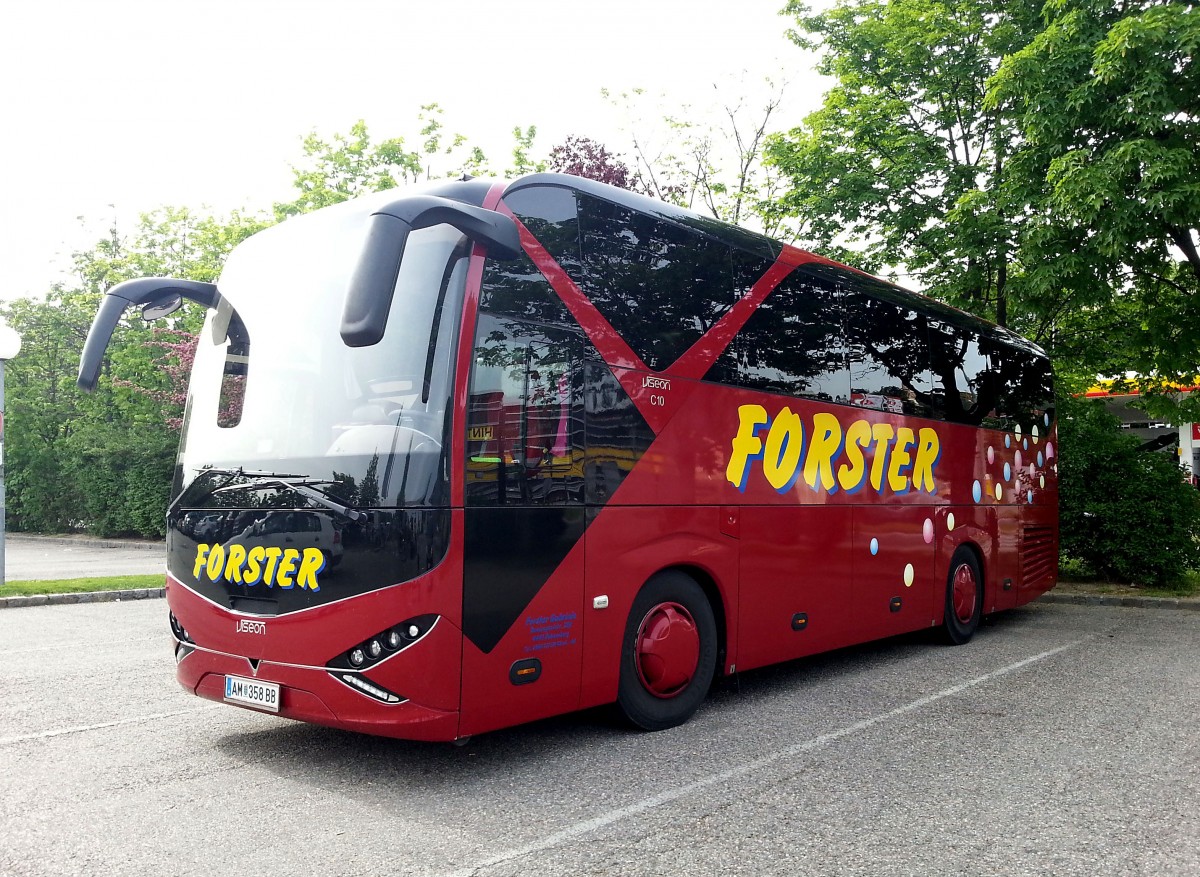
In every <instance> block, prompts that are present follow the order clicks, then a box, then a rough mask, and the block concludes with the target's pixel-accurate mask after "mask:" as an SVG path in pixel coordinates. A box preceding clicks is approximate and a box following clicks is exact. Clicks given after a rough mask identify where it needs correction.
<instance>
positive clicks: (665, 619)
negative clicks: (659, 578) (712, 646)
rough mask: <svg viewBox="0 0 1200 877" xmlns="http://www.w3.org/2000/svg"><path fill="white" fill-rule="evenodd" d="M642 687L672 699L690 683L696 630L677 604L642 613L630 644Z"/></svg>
mask: <svg viewBox="0 0 1200 877" xmlns="http://www.w3.org/2000/svg"><path fill="white" fill-rule="evenodd" d="M634 649H635V652H634V664H635V665H636V666H637V673H638V678H639V679H640V680H641V681H642V686H643V687H644V688H645V689H646V690H647V691H648V692H650V693H651V694H653V695H654V696H655V697H661V698H668V697H674V696H675V695H677V694H679V693H680V692H681V691H683V690H684V689H685V688H687V686H688V683H689V682H691V681H692V677H693V676H695V675H696V667H698V666H699V664H700V631H699V630H698V629H697V628H696V622H695V620H694V619H693V618H692V615H691V613H690V612H688V611H687V609H685V608H684V607H683V606H681V605H679V604H678V603H659V604H658V605H657V606H655V607H654V608H652V609H651V610H650V611H649V612H647V613H646V617H645V618H643V619H642V623H641V625H639V627H638V632H637V639H636V641H635V644H634Z"/></svg>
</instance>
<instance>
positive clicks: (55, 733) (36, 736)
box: [0, 703, 221, 746]
mask: <svg viewBox="0 0 1200 877" xmlns="http://www.w3.org/2000/svg"><path fill="white" fill-rule="evenodd" d="M220 705H221V704H219V703H210V704H207V705H205V706H201V707H193V708H192V709H187V710H176V711H175V712H171V713H154V714H153V715H149V716H134V717H132V718H128V719H117V720H116V721H113V722H100V723H98V724H95V725H77V726H75V727H73V728H52V729H51V730H49V731H37V732H36V733H33V734H19V735H17V736H15V737H0V746H10V745H12V744H13V743H24V742H25V741H26V740H44V739H46V738H48V737H61V736H63V735H64V734H80V733H82V732H84V731H99V730H100V729H101V728H117V727H120V726H121V725H136V724H139V723H141V722H153V721H155V720H156V719H172V718H174V717H175V716H186V715H188V714H189V713H199V712H203V711H204V710H210V709H216V708H217V707H219V706H220Z"/></svg>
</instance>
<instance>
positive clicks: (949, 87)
mask: <svg viewBox="0 0 1200 877" xmlns="http://www.w3.org/2000/svg"><path fill="white" fill-rule="evenodd" d="M1038 7H1039V4H1038V2H1036V0H1017V2H1000V0H934V2H929V0H842V2H839V3H838V4H837V5H836V6H834V7H833V8H832V9H830V10H828V11H826V12H822V13H819V14H813V13H812V12H811V11H810V10H809V8H808V7H807V6H806V5H804V4H803V3H802V2H799V0H792V2H790V3H789V4H788V6H787V8H786V10H785V12H787V13H789V14H791V15H793V16H795V19H796V24H797V29H796V30H794V31H792V32H791V36H792V37H793V39H794V40H795V42H796V43H797V44H798V45H800V46H801V47H803V48H809V49H811V48H819V49H821V50H823V55H822V60H821V62H820V64H819V67H818V69H819V71H820V72H821V73H823V74H825V75H826V76H830V77H832V78H833V80H834V84H833V86H832V87H831V88H830V89H829V91H828V92H827V93H826V96H825V100H824V103H823V105H822V107H821V109H820V110H818V111H817V112H816V113H814V114H812V115H811V116H809V117H808V118H807V119H806V120H805V122H804V125H803V126H801V127H797V128H795V129H793V130H792V131H790V132H788V133H787V134H785V135H781V136H778V137H775V138H772V140H771V141H770V143H769V145H768V147H767V151H768V161H769V162H770V163H771V164H773V165H774V166H775V167H777V168H778V169H779V170H780V171H781V172H782V173H783V175H784V177H785V178H786V179H787V181H788V183H789V185H790V189H789V191H787V192H786V193H785V194H784V195H783V197H782V198H781V199H780V201H779V204H778V206H777V209H779V210H781V211H783V212H784V213H786V214H789V215H791V216H794V217H796V218H797V220H798V221H800V223H801V226H800V231H801V233H802V234H803V235H804V236H805V237H807V238H808V239H810V240H811V241H813V242H815V244H816V245H817V246H818V247H819V248H821V249H822V250H824V251H827V252H834V253H837V254H839V255H841V256H842V257H843V258H849V259H852V260H853V261H854V262H855V263H857V264H859V265H861V266H862V267H865V268H867V269H868V270H874V271H879V270H881V269H883V268H885V267H886V268H889V269H892V270H893V271H898V272H900V273H903V274H907V275H909V276H911V277H913V278H915V279H916V281H917V283H918V284H919V285H920V286H921V287H923V288H925V289H927V290H929V291H930V292H931V293H932V294H934V295H935V296H937V297H938V298H942V299H944V300H946V301H949V302H951V303H954V304H957V305H959V306H962V307H965V308H966V309H968V310H971V311H974V312H975V313H979V314H982V315H985V316H988V317H991V318H992V319H994V320H995V321H997V322H999V323H1001V324H1007V323H1009V322H1010V313H1011V312H1012V311H1013V310H1014V309H1013V307H1012V302H1013V299H1014V298H1017V297H1019V295H1020V284H1019V280H1020V274H1021V271H1022V269H1023V264H1022V262H1021V253H1020V251H1019V250H1020V235H1021V231H1022V226H1023V221H1024V217H1025V206H1026V205H1025V199H1024V192H1023V189H1022V186H1021V183H1020V181H1019V180H1016V181H1014V180H1013V178H1012V174H1011V170H1010V167H1009V162H1010V158H1011V156H1012V153H1013V152H1014V150H1015V143H1016V140H1017V137H1018V133H1017V130H1016V125H1015V120H1014V118H1013V117H1012V115H1011V114H1010V113H1006V112H1004V111H1002V110H1001V109H999V108H996V107H989V106H987V105H985V97H986V89H987V82H988V80H989V78H990V77H991V76H992V74H993V73H995V71H996V69H997V67H998V66H999V64H1000V61H1001V59H1002V58H1004V57H1005V56H1006V55H1008V54H1010V53H1012V52H1014V51H1016V50H1018V49H1020V48H1021V47H1022V46H1024V45H1026V44H1027V42H1028V40H1029V38H1030V35H1031V33H1033V32H1034V31H1035V30H1036V27H1037V25H1038V16H1037V10H1038ZM847 248H849V249H847ZM1016 311H1017V313H1018V314H1020V313H1022V311H1023V308H1021V307H1019V306H1018V308H1017V309H1016ZM1018 322H1021V321H1018ZM1022 328H1024V326H1023V327H1022Z"/></svg>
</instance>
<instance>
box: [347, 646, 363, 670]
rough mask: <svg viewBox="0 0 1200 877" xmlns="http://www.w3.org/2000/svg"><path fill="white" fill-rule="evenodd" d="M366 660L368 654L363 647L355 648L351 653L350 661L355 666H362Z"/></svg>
mask: <svg viewBox="0 0 1200 877" xmlns="http://www.w3.org/2000/svg"><path fill="white" fill-rule="evenodd" d="M366 662H367V656H366V655H365V654H364V653H363V650H362V649H355V650H354V651H352V652H351V653H350V663H351V664H353V665H354V666H355V667H361V666H362V665H363V664H365V663H366Z"/></svg>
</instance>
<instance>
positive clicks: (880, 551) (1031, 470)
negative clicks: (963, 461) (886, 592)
mask: <svg viewBox="0 0 1200 877" xmlns="http://www.w3.org/2000/svg"><path fill="white" fill-rule="evenodd" d="M981 435H988V433H984V432H981ZM991 435H992V436H993V437H994V440H992V441H990V442H988V443H984V442H981V443H980V444H979V445H977V446H976V447H977V450H976V454H977V456H976V458H975V463H974V467H975V471H974V474H973V477H971V478H970V480H969V483H970V485H971V501H972V502H973V503H974V504H976V505H982V506H987V505H992V504H1005V505H1010V506H1018V505H1022V504H1030V505H1032V504H1034V503H1037V502H1045V501H1046V500H1045V499H1043V498H1040V497H1039V491H1042V490H1045V489H1046V484H1047V479H1048V478H1049V479H1053V478H1054V476H1055V475H1056V474H1057V466H1056V464H1055V456H1056V448H1055V441H1056V440H1057V438H1058V435H1057V429H1056V427H1055V426H1054V425H1053V423H1052V419H1051V417H1050V415H1049V414H1039V416H1038V418H1037V420H1036V421H1035V422H1033V423H1029V424H1027V425H1026V426H1025V428H1024V429H1023V428H1022V427H1021V426H1020V425H1014V426H1013V428H1012V429H1011V430H1009V431H1006V432H1005V433H1003V438H1002V439H1001V437H1000V436H999V435H997V434H995V433H991ZM953 483H954V487H953V489H952V493H954V494H957V492H958V491H960V490H961V489H962V486H963V482H962V481H961V480H957V479H956V480H955V482H953ZM958 496H961V494H958ZM952 501H954V502H959V503H961V502H962V499H960V498H953V499H952ZM913 511H914V512H915V511H916V510H915V509H914V510H913ZM968 518H970V516H968ZM906 520H907V523H905V524H904V526H903V527H902V528H898V529H893V530H890V531H888V532H879V534H878V536H872V537H871V538H870V540H869V541H868V542H867V546H866V547H867V550H868V551H869V552H870V556H871V557H872V558H875V560H873V561H872V564H877V566H876V569H877V571H878V575H879V576H880V582H881V583H882V582H891V583H894V584H898V582H897V577H898V578H899V582H903V584H904V587H905V588H911V587H913V586H914V585H915V584H916V578H917V575H918V573H917V570H918V569H920V570H923V572H921V575H922V576H926V575H928V574H929V573H928V572H927V571H925V570H927V569H928V563H929V558H931V557H932V555H930V554H929V553H928V549H927V548H926V547H925V546H932V545H935V544H936V543H937V539H938V537H939V535H942V536H945V535H947V534H950V533H953V532H954V531H955V528H956V527H957V526H959V522H958V521H957V520H955V516H954V513H953V512H950V511H946V513H945V516H944V517H941V516H939V515H937V514H931V515H928V516H921V517H916V518H914V517H911V516H910V517H908V518H906ZM943 527H944V530H943V529H942V528H943ZM910 528H911V529H910ZM918 532H919V533H920V537H919V539H920V541H917V539H918V537H917V533H918ZM906 534H911V535H906ZM864 535H865V534H864ZM880 537H882V539H883V541H882V542H881V539H880ZM884 542H886V546H885V545H884ZM906 554H907V555H908V557H912V558H913V562H909V560H908V557H906V556H905V555H906ZM920 558H925V560H921V559H920ZM893 596H895V595H894V593H893Z"/></svg>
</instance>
